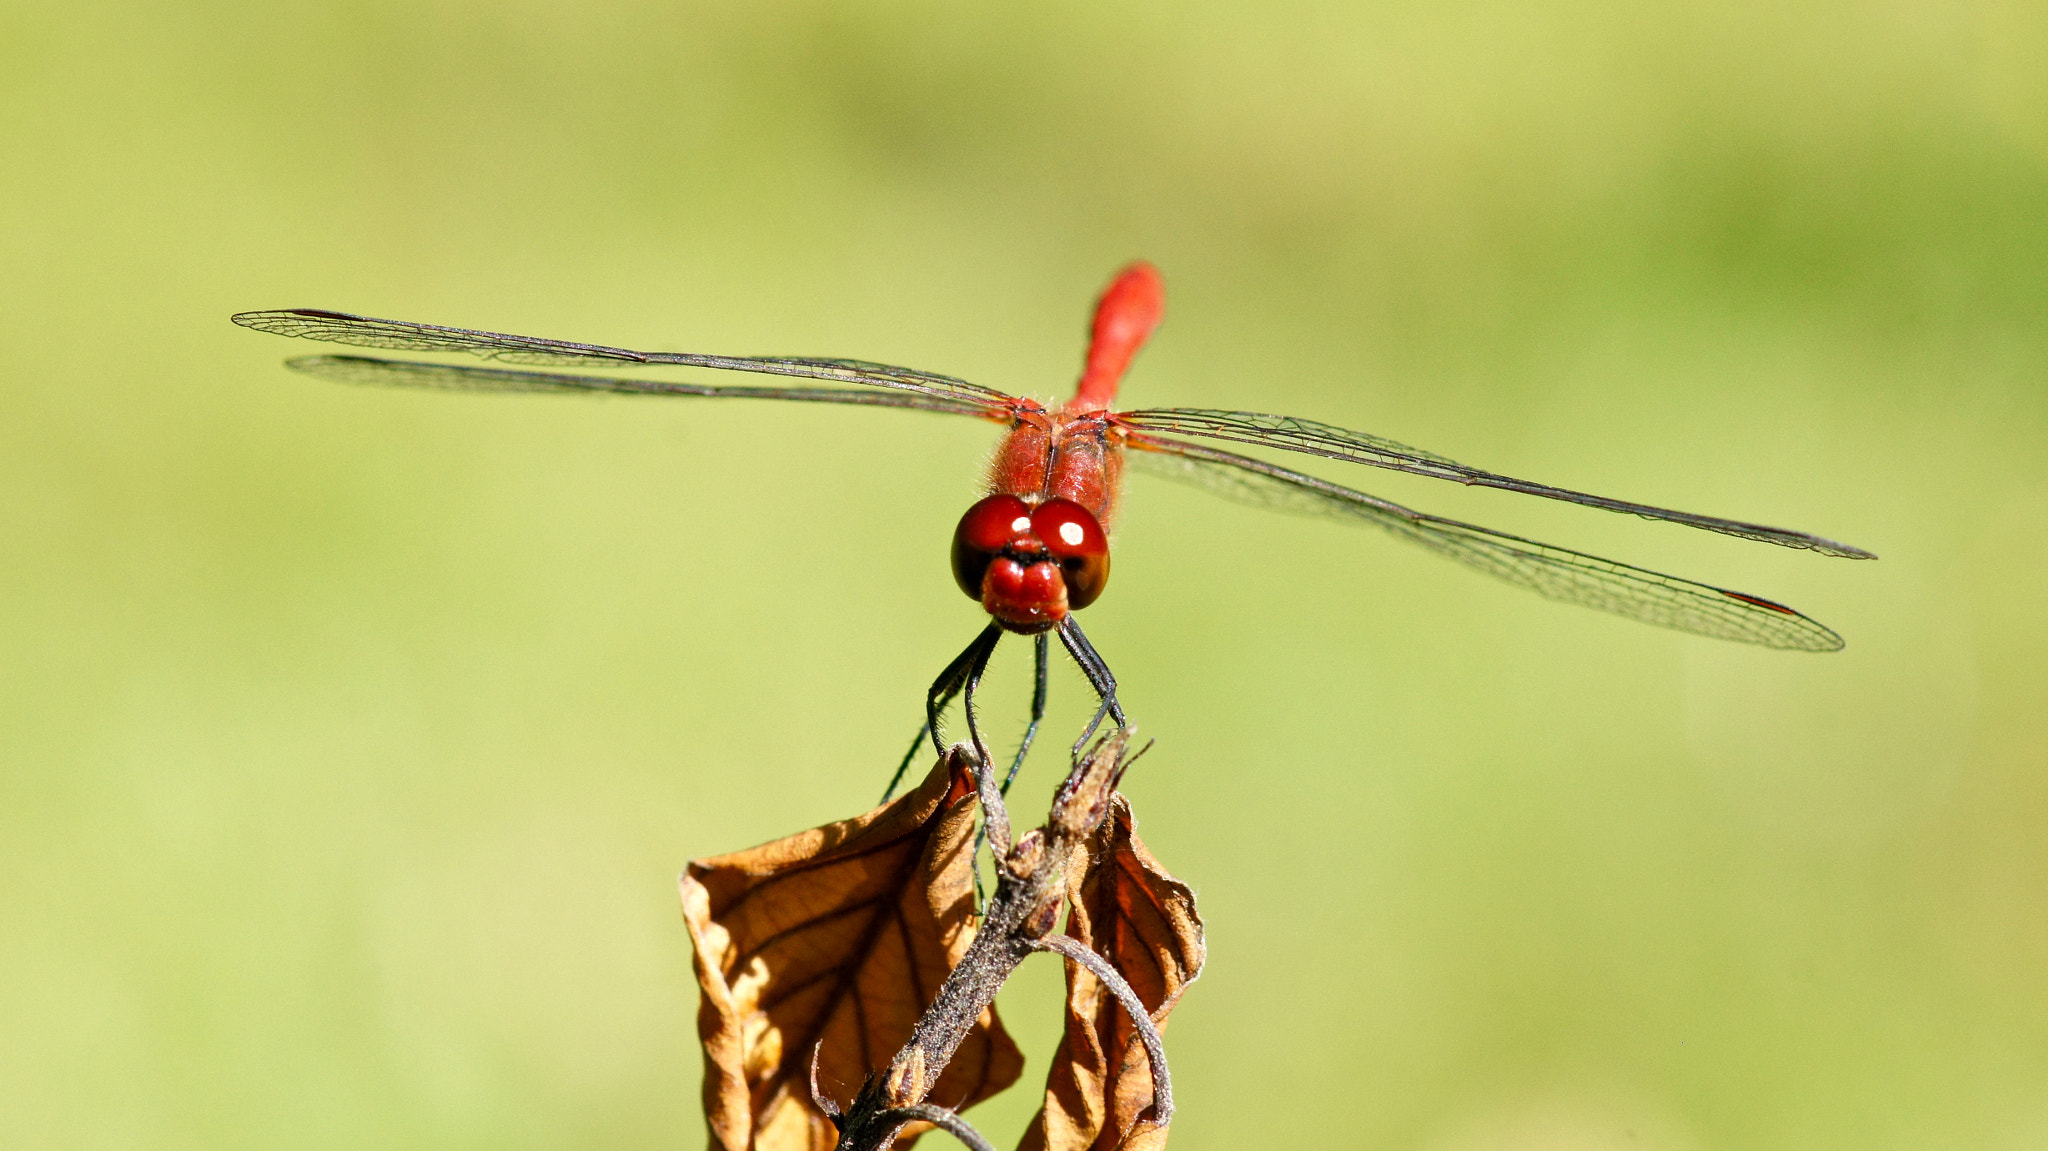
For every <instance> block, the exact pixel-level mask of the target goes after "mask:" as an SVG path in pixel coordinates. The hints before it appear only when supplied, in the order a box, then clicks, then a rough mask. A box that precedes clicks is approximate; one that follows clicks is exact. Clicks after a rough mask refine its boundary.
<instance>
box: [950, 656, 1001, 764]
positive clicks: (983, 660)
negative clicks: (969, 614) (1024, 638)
mask: <svg viewBox="0 0 2048 1151" xmlns="http://www.w3.org/2000/svg"><path fill="white" fill-rule="evenodd" d="M1001 638H1003V629H1001V628H999V627H997V626H996V625H995V624H990V625H988V630H987V631H984V632H982V633H981V635H979V636H977V637H976V638H975V641H974V646H973V647H970V648H968V650H969V651H972V652H974V653H975V656H974V662H973V664H971V665H970V666H969V667H968V669H967V684H966V687H965V689H964V690H963V691H961V693H960V710H961V711H964V712H966V713H967V738H968V739H969V740H970V741H971V742H972V743H973V744H974V754H975V755H977V756H979V757H981V767H980V770H981V771H990V770H993V769H994V767H995V763H994V762H993V761H992V760H991V759H990V757H989V754H988V744H986V743H983V742H982V740H981V725H980V724H978V723H976V722H975V721H974V689H975V688H976V687H979V686H980V685H981V675H982V673H983V672H985V671H987V670H988V657H989V656H991V655H993V654H995V650H996V641H997V640H999V639H1001ZM984 640H986V641H987V642H986V643H984V642H982V641H984ZM936 726H937V725H936V722H934V727H936Z"/></svg>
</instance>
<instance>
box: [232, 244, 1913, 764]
mask: <svg viewBox="0 0 2048 1151" xmlns="http://www.w3.org/2000/svg"><path fill="white" fill-rule="evenodd" d="M1164 305H1165V295H1164V291H1163V288H1162V285H1161V283H1160V279H1159V273H1158V272H1157V271H1156V270H1154V269H1153V268H1152V266H1151V265H1149V264H1144V263H1138V264H1133V265H1131V266H1130V267H1128V268H1125V269H1124V270H1123V271H1122V272H1121V273H1120V274H1119V275H1118V276H1117V278H1116V279H1115V280H1114V281H1113V282H1112V283H1111V284H1110V286H1109V288H1108V289H1107V290H1106V291H1105V292H1104V293H1103V294H1102V297H1101V299H1100V300H1099V301H1098V302H1097V304H1096V308H1095V322H1094V329H1093V338H1092V339H1091V341H1090V343H1089V346H1088V360H1087V367H1086V369H1085V370H1084V371H1083V373H1082V375H1081V382H1080V385H1079V387H1078V388H1077V389H1076V390H1075V393H1074V398H1073V399H1071V400H1069V401H1067V402H1066V403H1065V404H1063V405H1061V406H1060V407H1057V408H1048V407H1047V406H1046V405H1044V404H1041V403H1039V402H1037V401H1036V400H1029V399H1024V398H1022V397H1020V396H1013V395H1009V394H1006V393H1004V392H999V391H996V390H994V389H993V388H985V387H982V386H981V385H979V384H972V383H969V382H967V381H966V380H962V379H956V378H954V377H952V376H944V375H939V374H937V373H935V372H922V371H917V370H915V369H912V368H899V367H892V366H890V365H887V364H875V363H868V362H866V361H863V360H843V359H813V358H808V357H791V356H759V357H756V356H714V355H702V354H698V353H694V352H636V351H632V350H630V349H627V348H612V347H605V346H603V345H599V344H577V343H570V342H567V341H564V340H544V339H537V338H534V337H531V336H513V335H506V334H503V333H500V332H481V331H472V330H469V329H466V328H447V327H441V326H439V325H435V324H413V323H405V322H403V321H398V320H379V319H372V318H370V317H367V316H357V315H350V314H348V313H345V312H328V311H319V310H314V309H302V308H294V309H285V310H280V311H265V312H243V313H241V314H240V315H237V316H235V317H234V321H235V322H236V323H237V324H241V325H243V326H244V327H249V328H255V329H257V330H259V331H265V332H272V333H275V334H277V335H281V336H298V337H303V338H306V339H314V340H326V341H329V342H332V343H339V344H353V345H357V346H363V347H372V348H388V349H398V350H403V351H413V352H462V353H467V354H469V355H472V356H476V357H479V358H481V359H486V360H493V361H496V362H498V363H511V364H534V365H559V366H566V367H574V368H581V369H593V368H624V367H638V366H643V365H653V364H659V365H676V366H681V367H691V368H718V369H723V370H727V371H738V372H755V373H760V374H763V375H771V376H787V377H795V378H798V379H806V380H820V381H825V382H827V383H829V384H831V385H835V386H831V387H809V386H804V387H779V386H760V385H733V384H700V383H683V382H673V381H653V380H640V379H632V378H628V377H622V376H600V375H583V374H568V373H557V372H545V371H528V370H521V369H514V368H498V367H476V366H469V365H459V364H442V363H428V362H418V361H410V360H390V359H382V358H376V357H368V356H337V355H326V356H305V357H301V358H297V359H292V360H287V361H286V366H288V367H290V368H293V369H295V370H297V371H301V372H306V373H308V374H310V375H315V376H323V377H326V378H328V379H333V380H340V381H342V382H345V383H352V384H379V385H403V386H407V387H422V388H438V389H442V390H448V391H463V392H579V393H592V392H596V393H623V394H627V395H661V396H702V397H707V398H713V399H758V400H793V401H797V402H803V403H826V404H860V405H866V406H869V407H885V408H915V409H917V410H920V411H928V412H947V413H951V414H954V415H963V416H976V417H979V418H981V419H985V420H992V421H994V422H996V423H998V424H1001V425H1003V426H1004V427H1005V428H1007V429H1008V431H1007V433H1006V435H1005V437H1004V439H1003V442H1002V444H1001V446H1000V447H998V448H997V450H996V454H995V458H994V460H993V461H992V462H991V464H990V466H989V472H988V482H987V488H988V492H989V494H988V495H986V496H984V497H983V498H982V499H981V500H980V501H979V502H977V503H976V504H975V505H974V506H973V507H971V508H969V509H967V514H966V515H964V516H962V517H961V519H960V523H959V525H958V526H957V527H956V528H955V529H954V532H953V552H952V565H953V578H954V579H955V581H957V582H958V583H959V585H960V590H962V591H964V592H966V593H967V595H968V596H970V597H972V598H974V599H976V600H979V601H980V602H981V605H982V607H983V608H984V609H986V610H987V612H988V614H989V615H990V616H991V617H992V622H990V623H989V625H988V626H987V627H986V628H984V629H983V630H982V632H981V634H980V635H978V636H976V637H975V639H974V642H973V643H971V644H969V645H968V646H967V649H966V650H965V651H963V652H961V653H960V655H959V657H958V658H956V659H955V660H954V661H953V662H952V663H951V664H948V665H947V667H946V670H945V671H943V672H941V673H940V675H939V678H938V679H937V680H936V681H935V682H933V684H932V686H931V690H930V691H929V692H928V693H927V694H926V697H925V725H924V726H923V727H921V728H920V729H919V730H918V734H917V736H916V737H915V738H914V739H913V740H912V741H911V755H912V756H914V755H915V753H916V750H917V747H918V746H919V745H920V744H921V743H922V742H923V740H924V737H925V735H926V733H927V732H929V733H930V735H931V738H932V741H933V746H934V747H938V748H939V749H940V751H941V752H943V750H944V749H943V747H940V743H939V717H940V715H941V713H942V712H943V711H944V710H945V708H946V707H947V706H948V705H949V704H950V703H951V702H952V700H953V698H954V697H955V696H956V695H960V694H962V693H963V692H964V693H965V697H964V699H963V702H962V707H963V710H964V711H965V712H966V716H967V724H968V730H969V733H970V734H971V736H972V737H973V740H974V744H975V747H976V748H977V750H980V751H981V752H982V753H983V756H984V759H983V762H990V761H989V760H988V759H987V749H986V747H985V746H984V745H983V744H982V740H981V735H980V731H979V729H978V727H977V725H976V723H975V718H974V690H975V687H976V685H977V684H978V683H979V681H980V679H981V677H982V673H983V671H984V670H985V669H986V668H987V666H988V662H989V658H990V656H991V655H992V654H993V652H994V651H995V647H996V643H997V641H998V640H1000V639H1001V638H1002V635H1003V633H1004V632H1005V631H1012V632H1017V633H1019V634H1022V635H1029V636H1033V637H1034V641H1035V645H1036V671H1037V677H1036V684H1037V686H1036V690H1035V691H1034V693H1033V697H1032V706H1031V721H1030V726H1029V727H1028V728H1026V730H1025V735H1024V739H1023V743H1022V745H1021V746H1020V747H1019V749H1018V752H1017V756H1016V759H1015V761H1013V762H1012V764H1011V765H1010V777H1011V778H1014V776H1015V774H1016V771H1017V768H1018V766H1019V765H1020V764H1022V762H1023V760H1024V756H1025V753H1026V752H1027V751H1028V750H1029V749H1030V746H1031V742H1032V740H1033V738H1034V737H1035V736H1036V734H1037V731H1038V726H1039V721H1040V720H1041V719H1042V717H1043V716H1044V713H1045V694H1046V662H1047V642H1046V641H1047V636H1048V635H1056V636H1058V637H1059V639H1060V642H1061V644H1062V645H1063V646H1065V648H1066V649H1067V652H1068V654H1069V655H1071V656H1072V657H1073V660H1074V662H1075V663H1076V664H1077V665H1078V666H1079V667H1080V669H1081V672H1082V674H1083V675H1085V676H1086V677H1087V679H1088V682H1089V684H1090V686H1091V687H1093V688H1094V690H1095V694H1096V696H1097V697H1098V699H1099V701H1100V706H1099V707H1098V709H1097V711H1096V713H1095V719H1094V721H1093V722H1091V723H1090V724H1089V725H1088V728H1087V730H1086V731H1085V732H1084V733H1083V734H1082V737H1081V739H1080V741H1078V742H1077V743H1076V744H1075V749H1076V754H1078V753H1079V750H1080V749H1081V748H1082V747H1083V746H1085V745H1086V743H1087V741H1088V739H1089V738H1090V737H1091V736H1092V735H1093V734H1094V732H1095V731H1096V730H1097V729H1099V728H1100V726H1101V724H1102V722H1103V720H1104V718H1105V717H1107V718H1108V719H1110V720H1112V721H1114V722H1115V723H1116V725H1117V726H1118V727H1119V728H1121V727H1124V726H1126V725H1127V721H1126V718H1125V716H1124V712H1123V708H1122V706H1121V705H1120V704H1119V703H1118V702H1117V698H1116V678H1115V677H1114V676H1112V675H1111V674H1110V671H1109V667H1108V665H1107V664H1105V663H1104V662H1103V660H1102V657H1101V656H1100V655H1098V654H1097V653H1096V651H1095V649H1094V647H1093V646H1092V645H1090V644H1089V642H1088V638H1087V636H1086V635H1084V634H1083V633H1082V631H1081V627H1080V625H1079V624H1078V623H1077V622H1075V619H1074V615H1073V613H1074V612H1075V611H1077V610H1079V609H1081V608H1084V607H1087V606H1088V605H1089V604H1091V603H1093V602H1095V600H1096V599H1097V598H1098V597H1100V596H1101V594H1102V591H1103V588H1104V586H1105V585H1106V584H1107V583H1108V580H1109V537H1108V534H1107V529H1108V527H1109V526H1110V524H1111V523H1112V522H1113V520H1114V517H1115V513H1116V510H1117V499H1118V496H1119V494H1120V493H1121V490H1122V487H1123V466H1124V461H1125V459H1126V458H1129V459H1130V460H1131V461H1133V462H1134V463H1138V464H1140V465H1141V466H1145V467H1146V468H1147V470H1154V471H1157V472H1159V473H1160V474H1163V475H1166V476H1168V477H1170V478H1174V479H1180V480H1185V481H1190V482H1193V483H1196V484H1199V485H1202V486H1206V487H1209V488H1211V489H1213V490H1215V491H1217V492H1218V493H1220V494H1222V495H1225V496H1227V497H1231V498H1234V499H1238V500H1241V501H1245V502H1249V503H1252V504H1257V505H1261V506H1266V507H1273V508H1278V509H1283V510H1287V511H1294V512H1309V513H1315V514H1321V515H1326V516H1334V517H1336V518H1338V519H1340V520H1343V521H1346V522H1349V523H1357V524H1367V525H1371V526H1373V527H1378V528H1381V529H1383V530H1385V531H1388V532H1391V533H1393V534H1394V535H1396V536H1398V537H1400V538H1402V539H1405V540H1408V541H1410V542H1412V543H1417V544H1421V545H1422V546H1424V547H1426V548H1429V549H1431V550H1432V551H1435V552H1436V553H1438V554H1439V555H1443V556H1446V557H1448V558H1450V559H1453V560H1456V561H1457V562H1459V563H1462V564H1464V565H1466V566H1467V567H1472V568H1476V569H1478V570H1479V571H1482V572H1485V573H1486V574H1488V575H1491V576H1495V577H1497V578H1500V579H1504V580H1506V581H1507V582H1509V583H1512V584H1516V585H1518V586H1521V587H1524V588H1528V589H1529V590H1531V591H1533V592H1536V593H1537V594H1539V595H1543V596H1547V597H1549V598H1551V599H1556V600H1564V601H1566V602H1569V603H1576V604H1580V605H1583V606H1586V607H1592V608H1598V609H1601V610H1603V611H1609V612H1613V613H1615V614H1617V615H1623V616H1627V617H1629V618H1631V619H1637V620H1641V621H1643V622H1645V623H1651V624H1657V625H1660V626H1663V627H1669V628H1675V629H1677V630H1679V631H1685V632H1691V633H1693V634H1695V635H1704V636H1713V637H1715V638H1719V639H1730V640H1736V641H1739V642H1742V643H1753V644H1760V645H1762V646H1764V647H1773V648H1785V649H1791V650H1796V651H1837V650H1840V648H1841V647H1842V638H1841V637H1840V636H1838V635H1836V634H1835V633H1834V632H1833V631H1831V630H1829V629H1828V628H1827V627H1825V626H1823V625H1821V624H1820V623H1818V622H1816V621H1815V620H1813V619H1810V618H1808V617H1807V616H1805V615H1802V614H1800V613H1799V612H1797V611H1794V610H1793V609H1791V608H1789V607H1786V606H1785V605H1784V604H1781V603H1775V602H1773V601H1771V600H1767V599H1764V598H1762V597H1761V596H1754V595H1749V594H1747V593H1745V592H1739V591H1731V590H1729V589H1727V588H1720V587H1715V586H1713V585H1711V584H1704V583H1696V582H1694V581H1692V580H1686V579H1680V578H1678V577H1676V576H1669V575H1663V574H1660V573H1658V572H1653V571H1649V570H1647V569H1645V568H1639V567H1632V566H1630V565H1628V564H1623V563H1616V562H1615V561H1613V560H1605V559H1600V558H1599V557H1597V556H1591V555H1586V554H1584V553H1582V552H1575V551H1568V550H1566V549H1564V548H1559V547H1552V546H1551V545H1549V544H1543V543H1537V542H1536V541H1534V540H1528V539H1523V538H1521V537H1520V536H1513V535H1508V534H1506V533H1505V532H1497V531H1494V530H1492V529H1490V528H1483V527H1479V526H1477V525H1474V524H1468V523H1462V522H1460V521H1457V520H1451V519H1445V518H1443V517H1441V516H1433V515H1429V514H1427V513H1424V512H1418V511H1412V510H1410V509H1408V508H1405V507H1402V506H1401V505H1399V504H1396V503H1391V502H1389V501H1387V500H1383V499H1380V498H1379V497H1377V496H1370V495H1367V494H1365V493H1364V492H1360V491H1354V490H1353V489H1351V488H1347V487H1343V486H1341V485H1338V484H1335V483H1332V482H1330V481H1328V480H1325V479H1321V478H1319V477H1317V476H1312V475H1308V474H1306V473H1303V472H1298V471H1294V470H1293V469H1291V468H1286V467H1282V466H1280V465H1278V464H1275V463H1270V462H1268V461H1266V460H1262V459H1256V458H1254V457H1251V456H1245V455H1240V454H1238V453H1236V452H1231V451H1226V450H1224V449H1222V448H1218V447H1214V446H1211V444H1210V443H1203V442H1196V441H1222V442H1225V443H1237V444H1249V445H1252V446H1255V447H1261V448H1274V449H1278V450H1280V451H1287V452H1297V453H1301V454H1304V455H1310V456H1320V457H1322V458H1324V459H1331V460H1341V461H1344V462H1346V463H1358V464H1369V465H1371V466H1373V467H1380V468H1388V469H1391V470H1393V471H1399V472H1409V473H1412V474H1415V475H1421V476H1433V477H1435V478H1437V479H1444V480H1453V481H1456V482H1458V483H1461V484H1466V485H1473V486H1479V487H1489V488H1500V489H1502V490H1504V491H1511V492H1522V493H1525V494H1528V495H1535V496H1543V497H1545V498H1548V499H1555V500H1563V501H1566V502H1567V503H1575V504H1583V505H1585V506H1587V507H1593V508H1600V509H1603V510H1606V511H1614V512H1626V513H1629V514H1632V515H1638V516H1642V517H1644V518H1645V519H1653V520H1665V521H1668V522H1671V523H1677V524H1684V525H1686V526H1688V527H1695V528H1704V529H1706V530H1707V531H1714V532H1721V533H1723V534H1726V535H1731V536H1738V537H1740V538H1742V539H1747V540H1757V541H1760V542H1763V543H1771V544H1778V545H1780V546H1783V547H1792V548H1804V549H1806V550H1808V551H1814V552H1819V553H1820V554H1822V555H1831V556H1844V557H1848V558H1851V559H1875V558H1876V557H1875V556H1873V555H1872V554H1871V553H1869V552H1866V551H1864V550H1862V549H1861V548H1855V547H1851V546H1849V545H1848V544H1842V543H1836V542H1835V541H1833V540H1829V539H1823V538H1821V537H1820V536H1814V535H1808V534H1806V533H1805V532H1795V531H1787V530H1785V529H1782V528H1774V527H1766V526H1764V525H1762V524H1753V523H1745V522H1742V521H1739V520H1727V519H1719V518H1716V517H1713V516H1702V515H1694V514H1692V513H1690V512H1680V511H1672V510H1670V509H1668V508H1658V507H1650V506H1648V505H1646V504H1637V503H1629V502H1627V501H1625V500H1616V499H1609V498H1607V497H1605V496H1595V495H1588V494H1586V493H1584V492H1576V491H1570V490H1567V489H1564V488H1558V487H1552V486H1550V485H1548V484H1539V483H1534V482H1531V481H1529V480H1519V479H1514V478H1512V477H1509V476H1503V475H1498V474H1496V473H1493V472H1488V471H1483V470H1481V469H1478V468H1473V467H1467V466H1466V465H1464V464H1459V463H1454V462H1452V461H1451V460H1448V459H1446V458H1444V457H1443V456H1440V455H1436V454H1434V453H1432V452H1425V451H1420V450H1418V449H1416V448H1411V447H1407V446H1405V445H1402V444H1398V443H1395V442H1394V441H1392V440H1389V439H1384V438H1382V437H1380V436H1375V435H1371V434H1368V433H1366V432H1355V431H1350V430H1347V429H1344V428H1339V427H1334V426H1332V425H1330V424H1324V423H1318V422H1316V421H1314V420H1305V419H1301V418H1299V417H1296V416H1275V415H1264V414H1261V413H1257V412H1232V411H1215V410H1210V409H1205V408H1142V409H1137V410H1133V411H1113V410H1111V407H1110V405H1111V404H1112V403H1113V402H1114V400H1115V398H1116V387H1117V382H1118V381H1119V380H1120V379H1121V378H1122V377H1123V374H1124V370H1125V368H1126V367H1128V366H1129V364H1130V361H1131V358H1132V357H1133V356H1134V355H1136V354H1137V351H1138V349H1139V347H1140V346H1141V345H1143V344H1144V342H1145V340H1146V338H1147V337H1148V336H1150V335H1151V333H1152V330H1153V329H1154V328H1155V327H1157V326H1158V324H1159V320H1160V317H1161V316H1162V314H1163V312H1164ZM1184 436H1185V437H1193V439H1192V440H1190V439H1183V438H1180V437H1184ZM1127 450H1129V451H1131V452H1132V453H1133V454H1130V455H1129V456H1128V457H1127V456H1126V451H1127ZM910 758H911V756H906V757H905V760H904V762H905V764H906V765H907V764H908V763H909V762H910ZM897 774H898V777H899V778H900V776H901V774H902V771H901V769H899V770H898V773H897ZM890 786H891V790H892V791H893V790H894V787H895V784H894V782H892V783H891V785H890ZM1004 789H1005V790H1007V789H1008V779H1006V780H1005V782H1004Z"/></svg>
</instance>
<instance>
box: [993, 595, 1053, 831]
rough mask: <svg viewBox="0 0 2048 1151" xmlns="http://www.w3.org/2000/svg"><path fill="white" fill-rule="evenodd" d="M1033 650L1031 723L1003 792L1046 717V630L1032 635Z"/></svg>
mask: <svg viewBox="0 0 2048 1151" xmlns="http://www.w3.org/2000/svg"><path fill="white" fill-rule="evenodd" d="M1032 640H1033V642H1032V651H1033V656H1034V658H1035V661H1036V663H1037V671H1036V676H1037V680H1036V682H1037V686H1035V687H1033V688H1032V689H1031V724H1030V726H1028V727H1026V728H1025V729H1024V742H1023V743H1020V744H1018V745H1017V758H1015V759H1013V760H1011V761H1010V774H1008V775H1006V776H1004V777H1003V794H1004V795H1009V794H1010V782H1011V781H1012V780H1014V779H1016V778H1017V769H1018V768H1020V767H1023V766H1024V757H1025V756H1027V755H1029V754H1031V741H1032V740H1034V739H1037V738H1038V724H1039V721H1040V720H1043V719H1044V718H1045V665H1046V649H1047V646H1048V645H1047V642H1046V638H1045V633H1044V632H1039V633H1038V634H1037V635H1036V636H1033V637H1032Z"/></svg>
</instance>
